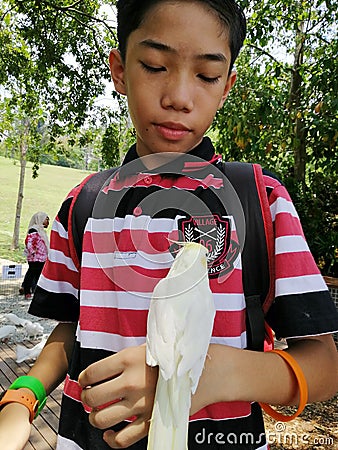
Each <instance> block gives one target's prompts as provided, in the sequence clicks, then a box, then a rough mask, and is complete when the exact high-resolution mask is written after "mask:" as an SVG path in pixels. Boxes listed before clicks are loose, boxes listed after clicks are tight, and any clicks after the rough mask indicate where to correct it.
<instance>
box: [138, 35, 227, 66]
mask: <svg viewBox="0 0 338 450" xmlns="http://www.w3.org/2000/svg"><path fill="white" fill-rule="evenodd" d="M139 45H141V46H143V47H148V48H153V49H155V50H160V51H162V52H166V53H177V50H175V49H174V48H172V47H170V46H169V45H167V44H163V43H162V42H157V41H154V40H153V39H145V40H144V41H141V42H140V43H139ZM196 59H200V60H207V61H216V62H222V63H226V62H227V58H226V56H225V55H223V53H202V54H200V55H197V56H196Z"/></svg>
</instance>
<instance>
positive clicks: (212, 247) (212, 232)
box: [178, 214, 239, 278]
mask: <svg viewBox="0 0 338 450" xmlns="http://www.w3.org/2000/svg"><path fill="white" fill-rule="evenodd" d="M231 221H232V218H231V217H229V216H219V215H218V214H212V215H206V216H194V217H189V218H183V219H179V220H178V228H179V231H180V232H181V233H182V237H183V238H184V241H186V242H199V243H201V244H202V245H204V246H205V247H206V248H207V249H208V252H209V253H208V256H207V259H208V272H209V277H210V278H216V277H218V276H220V275H226V274H228V273H230V272H231V271H232V270H233V267H234V262H235V261H236V259H237V256H238V255H239V244H238V242H236V241H235V240H234V239H232V236H231Z"/></svg>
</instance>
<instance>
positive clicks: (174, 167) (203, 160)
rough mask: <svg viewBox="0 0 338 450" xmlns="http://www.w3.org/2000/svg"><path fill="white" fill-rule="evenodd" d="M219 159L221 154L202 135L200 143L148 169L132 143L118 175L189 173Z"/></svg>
mask: <svg viewBox="0 0 338 450" xmlns="http://www.w3.org/2000/svg"><path fill="white" fill-rule="evenodd" d="M219 160H221V156H219V155H216V154H215V149H214V146H213V144H212V142H211V140H210V139H209V138H208V137H204V138H203V139H202V141H201V142H200V144H198V145H197V146H196V147H195V148H194V149H192V150H191V151H190V152H188V153H182V154H180V156H179V157H178V158H175V160H174V161H172V162H169V163H166V164H164V165H161V167H160V168H157V169H155V170H149V169H147V168H146V167H145V165H144V164H143V163H142V158H139V156H138V154H137V151H136V144H134V145H133V146H132V147H131V148H130V149H129V150H128V153H127V154H126V156H125V158H124V160H123V163H122V167H121V170H120V176H121V175H122V176H124V175H127V174H130V173H131V172H132V173H137V172H146V173H159V172H160V173H161V174H163V173H166V174H170V173H174V174H178V173H181V174H182V175H184V174H189V173H191V172H196V171H199V170H201V169H203V168H205V167H206V166H208V165H209V164H214V163H216V162H217V161H219Z"/></svg>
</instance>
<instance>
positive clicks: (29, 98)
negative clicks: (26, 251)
mask: <svg viewBox="0 0 338 450" xmlns="http://www.w3.org/2000/svg"><path fill="white" fill-rule="evenodd" d="M104 3H105V2H104V1H103V0H81V1H76V0H74V2H73V3H71V2H69V1H65V0H59V1H58V2H54V1H50V0H0V45H1V53H2V58H1V62H0V92H1V95H2V98H3V99H4V104H5V103H6V102H7V100H8V102H7V105H10V106H11V107H12V108H13V111H12V112H11V113H10V114H8V110H5V111H2V112H1V114H2V115H4V114H7V121H6V123H7V124H9V122H8V120H9V118H10V116H11V117H12V119H13V123H12V124H10V128H11V130H12V132H11V139H12V142H13V143H14V140H13V134H12V133H13V132H14V131H17V144H18V147H17V153H18V154H19V155H20V161H21V176H20V179H21V177H22V180H23V179H24V172H25V167H26V159H27V156H28V155H29V158H30V159H31V160H33V161H34V163H35V164H34V171H33V175H36V174H37V168H38V166H39V164H40V158H41V155H42V153H43V152H42V147H41V146H40V145H30V147H29V143H31V142H32V140H31V138H32V136H33V135H34V134H36V133H35V130H36V124H33V123H34V121H35V120H37V119H38V116H39V114H36V111H37V110H39V108H40V106H41V105H43V109H44V116H45V119H46V121H47V122H48V129H49V133H50V146H53V143H55V142H57V139H58V136H60V135H64V134H69V133H76V130H78V129H79V127H80V126H81V125H83V124H84V123H85V121H86V118H87V117H88V116H90V109H91V107H92V105H93V103H94V100H95V98H97V96H98V95H100V94H102V93H103V92H104V90H105V80H107V79H109V69H108V64H107V56H108V51H109V48H110V47H111V46H113V45H115V28H114V27H113V26H112V24H111V22H110V21H109V20H108V18H107V17H106V16H105V15H104V14H103V13H101V9H100V8H101V7H102V5H103V4H104ZM111 3H113V2H108V1H107V4H111ZM6 111H7V112H6ZM20 118H21V119H20ZM20 120H21V122H20ZM18 123H25V124H26V125H25V126H24V127H23V129H22V130H21V129H19V128H18V126H17V124H18ZM12 148H13V147H12ZM28 150H30V151H29V152H28ZM44 151H45V149H44ZM22 183H23V181H22ZM22 186H23V184H22ZM22 198H23V190H21V188H19V192H18V201H17V211H16V225H15V230H14V237H13V245H14V247H15V245H16V241H17V239H16V230H17V229H18V225H17V221H18V222H19V221H20V211H21V204H22Z"/></svg>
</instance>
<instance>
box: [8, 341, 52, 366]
mask: <svg viewBox="0 0 338 450" xmlns="http://www.w3.org/2000/svg"><path fill="white" fill-rule="evenodd" d="M46 341H47V337H43V338H42V340H41V341H40V342H39V343H38V344H36V345H34V347H32V348H27V347H25V346H24V345H20V344H17V346H16V362H17V363H22V362H23V361H26V360H27V359H36V358H37V357H38V356H39V355H40V353H41V350H42V349H43V347H44V346H45V343H46Z"/></svg>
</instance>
